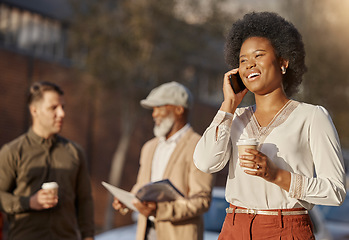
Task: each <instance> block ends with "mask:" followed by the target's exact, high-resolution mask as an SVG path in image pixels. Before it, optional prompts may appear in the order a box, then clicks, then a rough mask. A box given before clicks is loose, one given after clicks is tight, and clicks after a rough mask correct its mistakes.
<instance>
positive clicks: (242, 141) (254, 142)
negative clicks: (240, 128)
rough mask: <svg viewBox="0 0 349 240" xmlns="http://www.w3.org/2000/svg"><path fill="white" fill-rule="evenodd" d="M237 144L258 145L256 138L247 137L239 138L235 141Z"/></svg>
mask: <svg viewBox="0 0 349 240" xmlns="http://www.w3.org/2000/svg"><path fill="white" fill-rule="evenodd" d="M236 145H237V146H239V145H258V142H257V139H255V138H249V139H240V140H239V141H238V142H237V143H236Z"/></svg>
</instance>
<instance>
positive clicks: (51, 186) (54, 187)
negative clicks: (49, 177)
mask: <svg viewBox="0 0 349 240" xmlns="http://www.w3.org/2000/svg"><path fill="white" fill-rule="evenodd" d="M41 188H42V189H47V190H52V191H53V193H54V194H55V195H58V184H57V183H56V182H46V183H43V184H42V186H41Z"/></svg>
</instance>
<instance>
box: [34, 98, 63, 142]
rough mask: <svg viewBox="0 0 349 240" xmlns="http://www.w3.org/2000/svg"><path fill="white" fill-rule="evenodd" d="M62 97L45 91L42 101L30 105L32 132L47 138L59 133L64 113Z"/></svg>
mask: <svg viewBox="0 0 349 240" xmlns="http://www.w3.org/2000/svg"><path fill="white" fill-rule="evenodd" d="M63 108H64V100H63V96H62V95H59V94H58V93H57V92H55V91H46V92H44V93H43V96H42V99H41V100H38V101H36V102H33V103H32V104H31V105H30V113H31V115H32V118H33V126H32V127H33V131H34V132H35V133H36V134H37V135H39V136H41V137H43V138H49V137H50V136H52V135H54V134H57V133H59V132H60V131H61V129H62V125H63V119H64V116H65V112H64V109H63Z"/></svg>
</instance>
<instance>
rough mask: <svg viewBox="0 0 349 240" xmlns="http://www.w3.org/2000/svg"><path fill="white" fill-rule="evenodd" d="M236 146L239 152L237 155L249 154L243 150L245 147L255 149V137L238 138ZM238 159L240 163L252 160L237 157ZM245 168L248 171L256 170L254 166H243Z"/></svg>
mask: <svg viewBox="0 0 349 240" xmlns="http://www.w3.org/2000/svg"><path fill="white" fill-rule="evenodd" d="M236 145H237V147H238V152H239V156H241V155H251V154H250V153H248V152H245V149H257V146H258V142H257V139H255V138H249V139H240V140H239V141H238V142H237V143H236ZM239 161H240V162H241V163H251V162H252V161H248V160H241V159H240V158H239ZM243 169H245V170H250V171H256V170H257V169H254V168H244V167H243Z"/></svg>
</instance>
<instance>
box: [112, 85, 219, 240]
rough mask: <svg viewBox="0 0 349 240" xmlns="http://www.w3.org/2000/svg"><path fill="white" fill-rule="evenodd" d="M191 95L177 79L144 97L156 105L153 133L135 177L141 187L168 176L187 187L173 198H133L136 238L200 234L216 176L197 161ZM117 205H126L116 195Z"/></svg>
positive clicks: (196, 238) (182, 238)
mask: <svg viewBox="0 0 349 240" xmlns="http://www.w3.org/2000/svg"><path fill="white" fill-rule="evenodd" d="M191 103H192V96H191V93H190V92H189V90H188V89H187V88H186V87H184V86H183V85H181V84H179V83H177V82H170V83H165V84H163V85H160V86H159V87H157V88H155V89H153V90H152V91H151V92H150V94H149V95H148V97H147V98H146V99H144V100H142V101H141V105H142V106H143V107H145V108H150V109H153V114H152V116H153V119H154V122H155V127H154V134H155V136H156V137H155V138H153V139H151V140H150V141H148V142H147V143H145V145H144V146H143V148H142V151H141V157H140V169H139V172H138V177H137V183H136V184H135V186H134V187H133V188H132V192H133V193H136V192H137V190H138V189H140V188H141V187H142V186H144V185H145V184H147V183H149V182H154V181H159V180H162V179H169V180H170V181H171V182H172V184H173V185H174V186H175V187H176V188H177V189H178V190H179V191H181V192H182V193H183V195H184V196H185V197H184V198H183V199H180V200H176V201H170V202H158V203H155V202H140V201H138V200H135V201H134V202H133V204H134V205H135V207H136V208H137V209H138V211H139V212H140V214H139V217H138V227H137V240H144V239H147V240H153V239H158V240H162V239H166V240H186V239H190V240H201V239H203V231H204V226H203V213H204V212H206V211H207V210H208V209H209V206H210V202H211V190H212V186H213V181H214V179H213V176H212V175H210V174H206V173H203V172H201V171H199V170H198V169H197V168H196V167H195V165H194V163H193V153H194V149H195V146H196V144H197V142H198V141H199V139H200V135H199V134H197V133H195V132H194V131H193V129H192V128H191V126H190V124H189V123H188V115H189V109H190V106H191ZM113 206H114V208H115V209H117V210H121V211H122V210H124V205H123V204H122V203H120V202H119V201H118V199H115V201H114V203H113Z"/></svg>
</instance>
